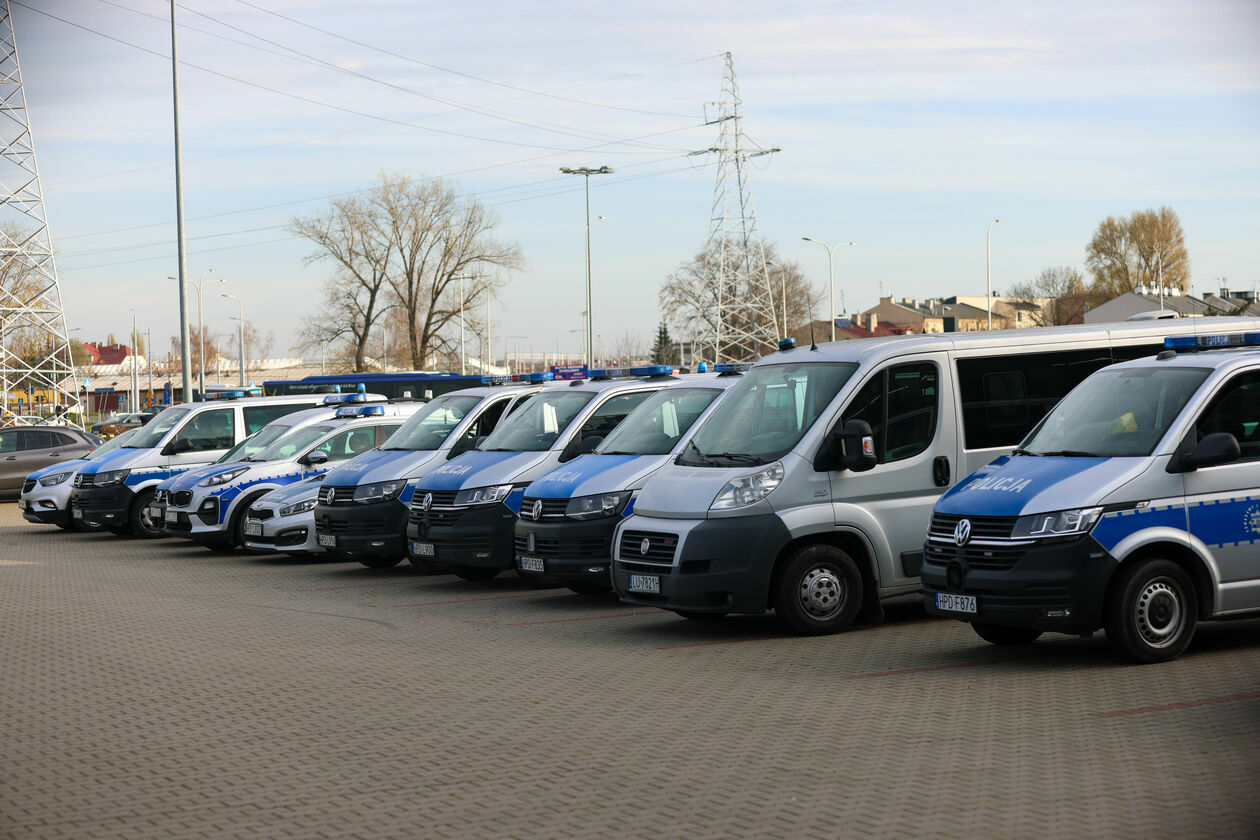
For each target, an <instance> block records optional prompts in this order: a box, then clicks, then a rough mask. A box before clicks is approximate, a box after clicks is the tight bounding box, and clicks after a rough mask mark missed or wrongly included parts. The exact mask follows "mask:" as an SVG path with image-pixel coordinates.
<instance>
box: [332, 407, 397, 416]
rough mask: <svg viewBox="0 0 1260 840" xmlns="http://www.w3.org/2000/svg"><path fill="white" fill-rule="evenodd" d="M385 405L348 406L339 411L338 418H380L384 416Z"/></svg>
mask: <svg viewBox="0 0 1260 840" xmlns="http://www.w3.org/2000/svg"><path fill="white" fill-rule="evenodd" d="M384 414H385V406H383V405H348V406H346V407H345V408H339V409H337V414H336V415H335V416H337V417H378V416H384Z"/></svg>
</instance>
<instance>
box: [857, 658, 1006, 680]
mask: <svg viewBox="0 0 1260 840" xmlns="http://www.w3.org/2000/svg"><path fill="white" fill-rule="evenodd" d="M1010 661H1011V660H1009V659H985V660H984V661H982V662H956V663H954V664H952V665H925V666H924V667H922V668H902V669H900V670H897V671H874V672H872V673H870V674H848V675H847V676H845V679H846V680H866V679H871V678H872V677H900V676H904V675H906V674H926V673H928V672H929V671H953V670H957V669H958V668H977V667H979V666H981V665H997V664H1000V663H1002V662H1010Z"/></svg>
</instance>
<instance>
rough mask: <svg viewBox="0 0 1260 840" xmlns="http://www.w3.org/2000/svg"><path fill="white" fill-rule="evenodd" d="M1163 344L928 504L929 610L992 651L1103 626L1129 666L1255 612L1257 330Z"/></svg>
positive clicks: (1258, 562)
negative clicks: (1201, 627) (1211, 623)
mask: <svg viewBox="0 0 1260 840" xmlns="http://www.w3.org/2000/svg"><path fill="white" fill-rule="evenodd" d="M1165 347H1166V348H1167V349H1165V350H1164V351H1163V352H1161V353H1159V355H1157V356H1155V357H1151V358H1144V359H1140V360H1135V361H1131V362H1125V363H1121V364H1117V365H1112V366H1111V367H1107V368H1104V369H1102V370H1100V371H1098V372H1096V373H1094V374H1092V375H1091V376H1089V377H1088V378H1087V379H1086V380H1085V381H1083V382H1082V383H1081V384H1080V385H1079V386H1077V387H1076V388H1075V389H1074V390H1073V391H1072V392H1071V393H1069V394H1068V395H1067V396H1066V397H1065V398H1064V399H1063V400H1062V402H1060V403H1059V404H1058V405H1057V406H1056V407H1055V408H1054V410H1053V411H1051V412H1050V413H1049V414H1048V415H1047V416H1046V417H1045V418H1044V419H1043V420H1042V421H1041V423H1039V424H1038V425H1037V426H1036V427H1035V428H1034V429H1033V430H1032V432H1030V433H1029V435H1028V437H1027V438H1025V440H1024V441H1023V443H1021V444H1020V446H1019V448H1018V449H1016V450H1014V451H1013V452H1012V453H1011V454H1010V455H1007V456H1004V457H1001V458H998V459H997V460H995V461H993V462H992V463H991V464H989V465H988V466H986V467H984V468H983V469H981V470H979V471H978V472H976V473H973V474H972V475H970V476H968V477H967V478H966V479H964V480H962V481H960V482H959V483H958V484H957V485H955V486H954V488H953V489H951V490H950V491H949V492H947V493H946V494H945V495H943V496H942V497H941V498H940V500H939V501H938V502H937V504H936V508H935V510H934V511H933V515H932V521H931V526H930V529H929V533H928V538H927V542H926V545H925V547H924V553H923V567H922V578H923V588H924V601H925V606H926V607H927V609H928V611H929V612H931V613H934V614H937V615H941V616H947V617H952V618H957V619H960V620H963V621H969V622H970V623H971V625H972V627H973V628H974V629H975V631H976V632H977V633H978V634H979V635H980V637H981V638H983V639H985V640H987V641H989V642H993V643H995V644H1004V645H1010V644H1026V643H1029V642H1032V641H1033V640H1035V639H1036V638H1037V637H1038V636H1040V635H1041V634H1042V633H1044V632H1060V633H1072V634H1079V635H1084V636H1088V635H1090V634H1091V633H1093V632H1094V631H1095V630H1098V629H1099V628H1104V629H1105V630H1106V635H1107V640H1108V641H1109V642H1110V643H1111V644H1112V646H1113V647H1115V648H1116V649H1117V651H1118V652H1120V653H1121V654H1122V655H1124V656H1126V657H1129V658H1132V659H1135V660H1137V661H1139V662H1159V661H1163V660H1168V659H1172V658H1173V657H1175V656H1177V655H1178V654H1180V653H1181V652H1182V651H1184V650H1185V649H1186V646H1187V645H1188V644H1189V643H1190V640H1191V637H1192V636H1193V634H1194V629H1195V625H1196V623H1197V622H1198V621H1200V620H1204V619H1217V618H1233V617H1236V616H1243V615H1248V614H1256V613H1260V332H1249V333H1242V334H1213V335H1200V336H1194V335H1179V336H1175V337H1170V338H1168V339H1167V340H1166V341H1165ZM1217 348H1229V349H1217Z"/></svg>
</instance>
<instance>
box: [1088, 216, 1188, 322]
mask: <svg viewBox="0 0 1260 840" xmlns="http://www.w3.org/2000/svg"><path fill="white" fill-rule="evenodd" d="M1085 266H1086V268H1088V269H1089V272H1090V274H1091V275H1092V276H1093V284H1092V285H1091V291H1093V292H1095V293H1097V294H1099V295H1100V296H1102V298H1103V299H1104V300H1108V299H1111V298H1113V297H1116V296H1117V295H1121V294H1124V293H1125V292H1131V291H1133V289H1134V288H1135V287H1136V286H1137V285H1138V284H1139V283H1142V284H1147V285H1156V284H1158V283H1159V282H1160V281H1161V280H1162V282H1163V284H1164V285H1166V286H1175V287H1177V288H1179V289H1182V290H1183V291H1184V290H1186V289H1187V288H1188V285H1189V282H1190V255H1189V253H1188V252H1187V250H1186V242H1185V233H1184V232H1183V231H1182V229H1181V220H1180V219H1179V218H1178V217H1177V213H1176V211H1174V210H1173V209H1172V208H1171V207H1160V208H1159V209H1158V210H1154V209H1152V210H1137V211H1134V212H1133V214H1132V215H1130V216H1129V217H1128V218H1116V217H1114V216H1108V217H1107V218H1106V219H1104V220H1103V221H1102V222H1101V223H1099V225H1098V230H1096V231H1095V232H1094V236H1093V238H1092V239H1091V240H1090V241H1089V244H1088V245H1087V246H1086V247H1085Z"/></svg>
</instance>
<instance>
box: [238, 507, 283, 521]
mask: <svg viewBox="0 0 1260 840" xmlns="http://www.w3.org/2000/svg"><path fill="white" fill-rule="evenodd" d="M275 515H276V512H275V511H274V510H272V509H270V508H250V509H249V513H247V514H245V518H246V519H256V520H259V521H263V520H267V519H270V518H271V517H273V516H275Z"/></svg>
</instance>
